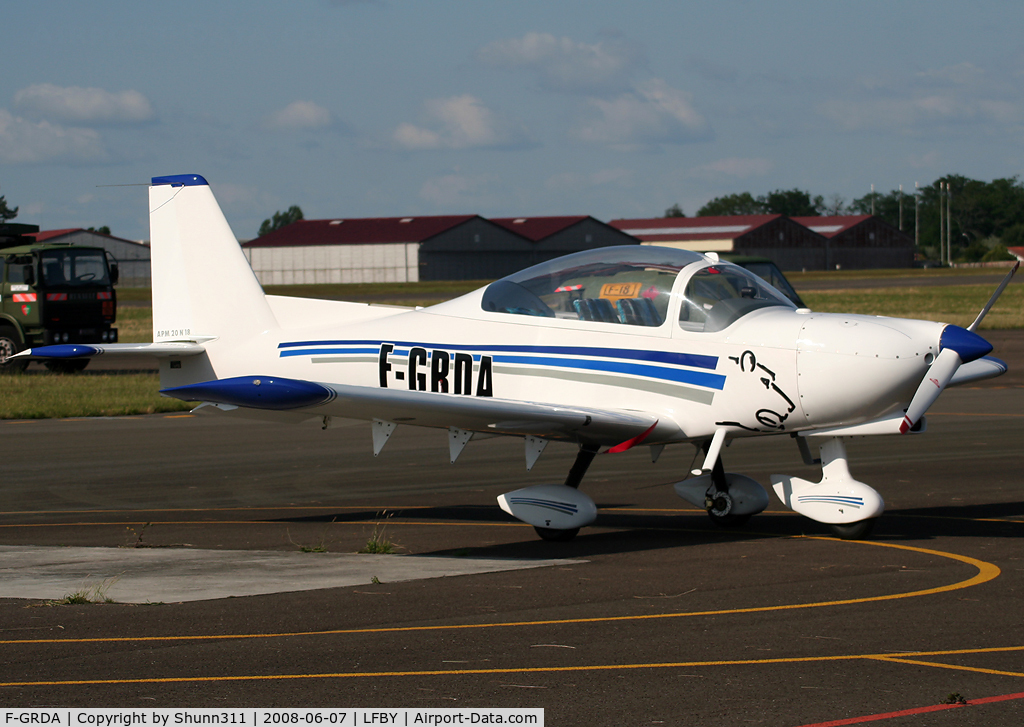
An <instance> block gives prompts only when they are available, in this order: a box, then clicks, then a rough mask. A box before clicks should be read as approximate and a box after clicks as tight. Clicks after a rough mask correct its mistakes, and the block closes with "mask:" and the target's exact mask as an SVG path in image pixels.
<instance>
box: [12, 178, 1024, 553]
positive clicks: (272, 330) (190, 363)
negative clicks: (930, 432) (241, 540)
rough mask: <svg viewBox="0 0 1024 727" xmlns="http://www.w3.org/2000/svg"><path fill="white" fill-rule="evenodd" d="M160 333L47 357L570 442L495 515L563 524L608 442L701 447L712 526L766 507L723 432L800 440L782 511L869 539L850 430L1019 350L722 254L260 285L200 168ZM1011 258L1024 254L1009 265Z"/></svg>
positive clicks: (538, 449)
mask: <svg viewBox="0 0 1024 727" xmlns="http://www.w3.org/2000/svg"><path fill="white" fill-rule="evenodd" d="M149 200H150V228H151V230H150V231H151V237H152V266H153V277H152V281H153V282H152V285H153V343H145V344H110V345H78V344H71V345H58V346H46V347H42V348H35V349H31V350H29V351H25V352H23V353H21V354H19V356H22V357H28V358H36V359H61V358H79V357H88V356H115V355H117V356H154V357H156V358H157V359H159V363H160V383H161V392H162V393H163V394H165V395H167V396H171V397H176V398H179V399H183V400H185V401H199V402H203V404H202V405H201V406H202V407H206V408H208V409H209V410H212V411H219V412H223V413H225V414H227V415H232V414H234V415H254V416H262V417H271V418H280V419H285V420H288V419H292V420H303V419H309V418H317V419H322V421H323V423H324V426H325V427H326V426H328V425H329V424H330V421H331V417H347V418H357V419H365V420H367V421H369V422H370V423H371V424H370V428H371V431H372V441H373V448H374V454H378V453H380V451H381V449H382V448H383V447H384V445H385V443H386V442H387V441H388V438H389V437H390V436H391V434H392V432H393V431H394V430H395V427H396V426H398V425H399V424H409V425H414V426H425V427H437V428H441V429H447V430H448V432H449V445H450V453H451V460H452V462H455V460H456V459H457V458H458V456H459V454H460V453H461V452H462V449H463V448H464V447H465V446H466V444H467V443H468V442H469V441H470V440H471V439H478V438H481V437H487V436H496V435H504V436H514V437H521V438H522V439H523V440H524V442H525V452H526V467H527V469H530V468H531V467H532V466H533V464H534V463H535V462H536V461H537V458H538V457H539V456H540V455H541V453H542V452H543V450H544V447H545V446H546V445H547V443H548V442H549V441H551V440H556V441H565V442H573V443H576V444H577V445H578V446H579V454H578V455H577V458H576V461H575V463H574V464H573V466H572V468H571V470H570V471H569V473H568V476H567V477H566V480H565V483H564V484H556V485H536V486H531V487H525V488H523V489H519V490H516V491H514V492H509V493H506V494H503V495H501V496H500V497H499V498H498V502H499V504H500V506H501V507H502V509H504V510H505V511H507V512H508V513H510V514H512V515H513V516H515V517H517V518H519V519H520V520H522V521H524V522H526V523H529V524H531V525H533V526H534V527H535V528H536V530H537V532H538V534H539V535H540V536H541V537H543V538H545V539H549V540H568V539H570V538H572V537H573V536H575V535H576V533H577V532H578V531H579V528H580V527H582V526H585V525H588V524H590V523H591V522H593V521H594V519H595V518H596V515H597V508H596V506H595V504H594V502H593V500H591V499H590V497H588V496H587V495H586V494H584V493H583V492H581V491H580V490H579V489H578V488H579V485H580V483H581V481H582V480H583V476H584V474H585V473H586V470H587V467H588V466H589V465H590V463H591V462H592V460H593V459H594V457H595V455H597V454H598V453H600V452H602V451H606V452H612V453H614V452H621V451H624V450H627V449H630V448H632V447H635V446H640V445H643V446H648V447H650V451H651V453H652V457H653V458H654V459H655V460H656V459H657V457H658V455H659V454H660V453H661V450H662V449H663V448H664V447H665V446H666V445H670V444H679V443H691V444H694V445H696V446H697V447H700V448H703V450H704V453H705V456H704V459H703V466H702V467H701V468H700V469H699V470H694V471H693V472H691V473H689V474H688V476H687V477H686V478H685V479H683V480H682V481H680V482H678V483H676V485H675V490H676V492H677V493H678V494H679V495H680V496H681V497H683V498H684V499H686V500H688V501H689V502H691V503H693V504H694V505H696V506H698V507H703V508H705V509H706V510H707V512H708V514H709V515H710V516H711V518H712V519H713V520H714V521H716V522H718V523H721V524H736V523H742V522H745V521H746V520H747V519H749V517H750V516H751V515H754V514H756V513H759V512H761V511H762V510H764V509H765V508H766V507H767V506H768V492H767V491H766V490H765V488H764V487H762V486H761V485H760V484H759V483H757V482H756V481H755V480H753V479H751V478H749V477H746V476H743V475H740V474H733V473H727V472H725V470H724V467H723V465H722V459H721V453H722V447H723V445H724V444H726V442H727V441H729V440H732V439H741V438H745V437H756V436H766V435H775V436H779V435H785V436H789V437H792V438H793V439H794V440H795V442H796V445H797V446H798V448H799V451H800V452H801V454H802V455H803V459H804V460H805V461H806V462H808V463H813V462H816V461H818V460H814V459H812V451H811V448H810V446H809V444H808V440H814V441H815V442H816V443H818V445H819V451H820V463H821V468H822V477H821V481H820V482H809V481H807V480H803V479H798V478H795V477H790V476H786V475H773V476H772V478H771V481H772V487H773V489H774V490H775V492H776V494H777V495H778V497H779V499H780V500H781V501H782V503H783V504H784V505H786V506H787V507H789V508H791V509H793V510H795V511H796V512H798V513H801V514H803V515H805V516H807V517H809V518H812V519H813V520H817V521H819V522H822V523H827V524H828V525H829V526H830V527H831V528H832V530H833V531H834V532H835V533H836V534H837V535H839V536H840V537H851V538H855V537H862V536H863V535H865V534H866V532H867V531H868V530H869V529H870V527H871V525H872V524H873V523H874V522H875V519H876V518H878V516H879V515H881V514H882V511H883V509H884V503H883V501H882V497H881V496H880V495H879V494H878V493H877V492H876V491H875V490H874V489H872V488H871V487H869V486H868V485H866V484H864V483H862V482H858V481H857V480H855V479H854V478H853V477H852V476H851V475H850V471H849V469H848V468H847V458H846V449H845V447H844V443H843V442H844V438H846V437H854V436H865V435H881V434H896V435H898V434H907V433H911V432H918V431H922V430H923V429H924V414H925V412H926V411H927V409H928V407H929V406H930V405H931V404H932V403H933V402H934V401H935V399H936V398H937V397H938V396H939V394H940V393H941V392H942V390H943V389H944V388H945V387H946V386H950V385H955V384H960V383H965V382H968V381H976V380H980V379H984V378H990V377H993V376H998V375H1000V374H1001V373H1004V372H1005V371H1006V365H1005V364H1003V363H1002V362H1001V361H999V360H998V359H994V358H990V357H988V356H987V355H986V354H988V353H989V352H990V351H991V349H992V347H991V346H990V345H989V344H988V343H987V342H986V341H985V340H984V339H983V338H981V337H980V336H978V335H977V334H976V333H974V330H975V329H976V328H977V326H978V324H979V323H980V322H981V318H982V317H983V316H984V315H985V313H987V312H988V309H989V308H990V307H991V305H992V304H993V303H994V302H995V299H996V298H997V297H998V295H999V294H1000V293H1001V292H1002V290H1003V288H1005V286H1006V284H1007V283H1008V282H1009V280H1010V277H1011V276H1012V272H1011V274H1010V275H1009V276H1007V279H1006V280H1004V281H1003V284H1002V285H1001V286H1000V288H999V289H998V290H997V291H996V294H995V295H993V297H992V300H991V301H989V304H988V305H987V306H986V307H985V309H984V310H983V311H982V312H981V314H980V315H979V316H978V319H977V320H975V322H974V323H973V324H972V325H971V326H969V327H968V328H967V329H964V328H960V327H958V326H954V325H946V324H942V323H933V322H929V321H918V320H907V319H899V318H885V317H876V316H863V315H838V314H830V313H814V312H812V311H810V310H807V309H797V308H795V307H794V306H793V304H792V303H791V302H789V300H788V299H786V298H785V297H784V296H783V295H782V294H781V293H779V292H778V291H776V290H775V289H774V288H772V287H771V286H769V285H768V284H767V283H765V282H764V281H763V280H761V279H760V278H757V277H756V276H754V275H752V274H751V273H749V272H747V271H745V270H744V269H742V268H739V267H737V266H734V265H730V264H727V263H723V262H721V261H719V260H718V259H717V258H716V257H715V256H714V255H713V254H708V255H701V254H698V253H696V252H690V251H685V250H676V249H671V248H663V247H648V246H641V245H636V246H625V247H606V248H598V249H594V250H588V251H585V252H580V253H576V254H572V255H568V256H566V257H562V258H558V259H556V260H551V261H549V262H545V263H541V264H540V265H536V266H534V267H531V268H528V269H526V270H523V271H521V272H519V273H516V274H514V275H510V276H508V277H506V278H503V279H501V280H498V281H497V282H494V283H492V284H490V285H488V286H487V287H485V288H482V289H480V290H477V291H475V292H472V293H469V294H467V295H464V296H462V297H459V298H456V299H454V300H451V301H448V302H445V303H441V304H439V305H434V306H430V307H427V308H416V309H409V308H397V307H391V306H375V305H366V304H360V303H346V302H338V301H326V300H311V299H301V298H292V297H283V296H273V295H265V294H264V292H263V290H262V288H261V287H260V285H259V283H258V282H257V280H256V277H255V275H254V274H253V272H252V269H251V268H250V266H249V264H248V262H247V261H246V259H245V256H244V254H243V253H242V250H241V248H240V247H239V245H238V242H237V240H236V238H235V236H234V235H233V234H232V232H231V229H230V228H229V226H228V224H227V221H226V220H225V218H224V216H223V214H222V213H221V210H220V207H219V206H218V204H217V202H216V200H215V199H214V196H213V193H212V192H211V190H210V187H209V185H208V184H207V182H206V180H205V179H203V178H202V177H200V176H198V175H192V174H189V175H177V176H170V177H157V178H154V179H153V182H152V186H151V187H150V190H149ZM1014 270H1016V268H1014Z"/></svg>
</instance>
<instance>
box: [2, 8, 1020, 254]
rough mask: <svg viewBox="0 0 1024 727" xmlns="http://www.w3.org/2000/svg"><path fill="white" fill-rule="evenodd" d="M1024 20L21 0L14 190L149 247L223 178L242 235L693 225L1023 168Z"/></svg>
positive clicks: (14, 43)
mask: <svg viewBox="0 0 1024 727" xmlns="http://www.w3.org/2000/svg"><path fill="white" fill-rule="evenodd" d="M1022 31H1024V4H1021V3H1019V2H985V1H984V0H982V2H978V3H974V4H972V5H971V6H970V7H967V6H965V5H964V4H963V3H953V2H944V1H941V0H937V1H932V2H893V0H886V1H884V2H874V1H863V2H853V1H850V2H828V1H824V0H819V1H817V2H797V1H788V0H775V1H774V2H741V1H737V0H720V1H719V2H715V3H682V2H679V1H678V0H673V1H671V2H662V1H660V0H639V1H637V2H630V3H627V2H621V1H620V2H606V1H602V0H589V1H587V2H575V1H567V0H557V1H552V0H546V1H544V2H539V1H534V0H489V1H488V0H473V1H471V0H461V1H455V0H419V1H417V2H412V1H402V0H297V1H295V2H290V3H282V2H260V1H257V0H246V1H245V2H234V1H230V2H213V1H211V0H206V1H205V2H193V1H192V0H176V1H175V2H173V3H166V2H165V3H150V2H104V1H103V0H97V1H96V2H92V3H82V2H72V1H67V2H53V1H50V0H36V1H35V2H32V3H12V4H11V7H8V8H5V11H4V40H3V42H2V43H0V69H2V70H0V194H3V195H5V196H6V197H7V201H8V203H9V204H11V205H18V206H19V207H20V209H21V214H20V215H19V217H18V219H17V221H18V222H27V223H33V224H39V225H41V226H42V227H43V228H44V229H53V228H62V227H80V226H83V227H87V226H98V225H109V226H110V227H111V229H112V232H113V233H114V234H115V235H118V236H122V237H126V238H129V239H146V238H148V236H149V233H148V218H147V210H146V191H145V187H144V186H137V187H133V186H110V185H133V184H135V185H145V184H146V183H147V182H148V181H149V179H150V178H151V177H153V176H162V175H167V174H180V173H199V174H202V175H204V176H205V177H206V178H207V179H208V180H209V181H210V184H211V186H212V187H213V190H214V192H215V194H216V195H217V197H218V199H219V200H220V202H221V206H222V207H223V209H224V211H225V213H226V215H227V217H228V221H229V222H230V223H231V225H232V227H233V229H234V231H235V233H236V234H237V235H238V236H239V237H241V238H249V237H253V236H254V235H255V233H256V230H257V228H258V227H259V224H260V222H261V221H262V220H263V219H265V218H267V217H269V216H270V215H271V214H272V213H273V212H274V211H276V210H283V209H285V208H287V207H288V206H290V205H293V204H298V205H299V206H301V207H302V209H303V211H304V212H305V214H306V217H307V218H311V219H312V218H323V217H373V216H396V215H401V216H405V215H427V214H463V213H479V214H482V215H484V216H490V217H503V216H529V215H560V214H591V215H594V216H595V217H597V218H599V219H603V220H609V219H613V218H616V217H648V216H652V217H653V216H658V215H660V214H662V213H663V212H664V210H665V209H666V208H667V207H669V206H670V205H672V204H673V203H679V204H681V205H682V207H683V209H684V211H685V212H686V213H687V214H689V215H692V214H693V213H694V212H695V211H696V210H697V209H698V208H699V207H700V206H701V205H702V204H704V203H705V202H706V201H707V200H709V199H711V198H713V197H716V196H719V195H722V194H727V193H732V192H742V191H750V192H752V193H754V194H755V195H756V194H762V193H764V192H767V191H769V190H773V189H790V188H793V187H799V188H801V189H806V190H809V191H810V192H812V193H813V194H822V195H825V196H826V197H828V196H831V195H834V194H838V195H842V196H843V197H845V198H846V200H847V201H849V200H851V199H853V198H855V197H860V196H863V195H864V194H867V193H868V192H869V191H870V186H871V185H872V184H874V185H876V187H877V189H879V190H880V191H888V190H890V189H895V188H897V187H898V186H899V185H901V184H902V185H903V186H904V189H906V190H910V189H913V186H914V183H915V182H920V183H921V184H922V185H923V184H928V183H931V182H932V181H933V180H935V179H936V178H937V177H939V176H942V175H944V174H949V173H957V174H964V175H966V176H969V177H973V178H976V179H983V180H991V179H994V178H998V177H1007V176H1013V175H1016V174H1020V173H1021V171H1022V163H1024V143H1022V142H1024V42H1022V40H1021V33H1022Z"/></svg>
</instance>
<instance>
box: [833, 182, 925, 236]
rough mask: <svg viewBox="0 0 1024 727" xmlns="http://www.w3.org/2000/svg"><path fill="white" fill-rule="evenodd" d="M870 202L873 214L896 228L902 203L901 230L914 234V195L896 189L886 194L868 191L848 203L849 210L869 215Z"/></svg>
mask: <svg viewBox="0 0 1024 727" xmlns="http://www.w3.org/2000/svg"><path fill="white" fill-rule="evenodd" d="M872 202H874V214H875V216H876V217H881V218H882V219H883V220H885V221H886V222H888V223H889V224H890V225H892V226H893V227H895V228H896V229H899V227H900V205H901V204H902V205H903V231H904V232H905V233H907V234H908V235H911V236H912V235H913V234H914V195H912V194H907V193H905V192H904V193H901V192H900V190H898V189H894V190H892V191H891V192H889V193H887V194H882V193H881V192H869V193H868V194H865V195H864V196H863V197H860V198H858V199H855V200H853V202H851V203H850V207H849V209H850V212H851V213H852V214H855V215H870V214H872Z"/></svg>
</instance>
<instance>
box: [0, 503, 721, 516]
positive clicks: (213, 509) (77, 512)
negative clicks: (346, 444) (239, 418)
mask: <svg viewBox="0 0 1024 727" xmlns="http://www.w3.org/2000/svg"><path fill="white" fill-rule="evenodd" d="M432 507H437V506H436V505H401V506H397V507H396V506H395V505H281V506H279V507H154V508H153V509H151V510H147V509H142V510H18V511H13V510H12V511H9V512H0V515H92V514H100V513H108V512H123V513H125V514H128V515H137V514H139V513H146V512H260V511H263V510H269V511H270V512H276V511H278V510H380V511H381V512H383V511H385V510H387V511H390V512H400V511H402V510H427V509H430V508H432ZM481 507H483V506H481ZM488 507H490V506H488ZM701 512H703V510H702V511H701Z"/></svg>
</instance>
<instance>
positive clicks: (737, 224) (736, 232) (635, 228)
mask: <svg viewBox="0 0 1024 727" xmlns="http://www.w3.org/2000/svg"><path fill="white" fill-rule="evenodd" d="M780 217H782V215H731V216H724V217H654V218H650V219H634V220H612V221H611V222H609V223H608V224H609V225H611V226H612V227H615V228H617V229H619V230H621V231H622V232H625V233H626V234H627V235H632V236H633V237H637V238H639V239H641V240H643V241H644V242H669V241H687V240H694V241H697V240H734V239H736V238H737V237H739V236H740V235H745V234H746V233H748V232H750V231H751V230H755V229H757V228H758V227H761V226H762V225H766V224H768V223H769V222H773V221H774V220H777V219H779V218H780Z"/></svg>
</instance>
